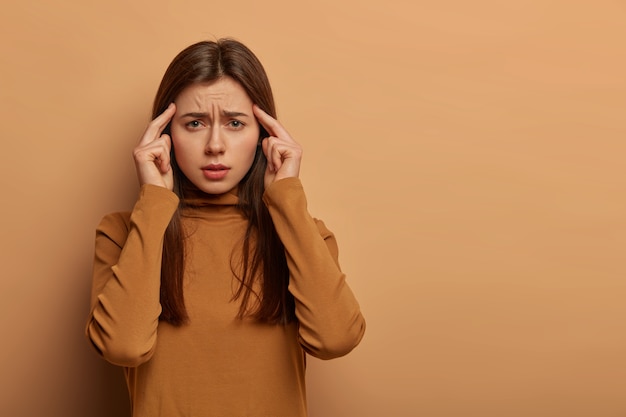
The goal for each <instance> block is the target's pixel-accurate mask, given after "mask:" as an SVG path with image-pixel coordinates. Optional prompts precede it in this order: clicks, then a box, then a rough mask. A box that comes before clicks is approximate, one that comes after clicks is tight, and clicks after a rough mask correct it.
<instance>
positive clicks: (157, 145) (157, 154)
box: [133, 103, 176, 190]
mask: <svg viewBox="0 0 626 417" xmlns="http://www.w3.org/2000/svg"><path fill="white" fill-rule="evenodd" d="M174 113H176V105H175V104H174V103H171V104H170V105H169V106H168V107H167V109H165V111H164V112H163V113H161V114H160V115H158V116H157V117H156V118H155V119H154V120H153V121H151V122H150V124H148V127H147V128H146V131H145V132H144V134H143V136H142V137H141V140H140V141H139V144H138V145H137V147H136V148H135V149H134V150H133V157H134V159H135V168H136V170H137V177H138V178H139V185H144V184H152V185H158V186H160V187H164V188H167V189H168V190H172V189H173V188H174V177H173V175H172V167H171V165H170V150H171V148H172V139H171V138H170V137H169V135H167V134H164V133H163V130H164V129H165V128H166V127H167V124H168V123H169V122H170V120H172V117H173V116H174Z"/></svg>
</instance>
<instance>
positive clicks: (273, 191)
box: [263, 177, 307, 209]
mask: <svg viewBox="0 0 626 417" xmlns="http://www.w3.org/2000/svg"><path fill="white" fill-rule="evenodd" d="M263 201H264V202H265V205H266V206H267V207H268V208H269V207H271V206H288V207H293V206H294V205H295V206H299V205H302V207H303V208H305V209H306V206H307V203H306V197H305V195H304V188H303V187H302V182H300V178H297V177H290V178H284V179H282V180H279V181H276V182H274V183H272V184H271V185H270V186H269V187H268V188H266V189H265V193H264V194H263Z"/></svg>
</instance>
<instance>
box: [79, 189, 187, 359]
mask: <svg viewBox="0 0 626 417" xmlns="http://www.w3.org/2000/svg"><path fill="white" fill-rule="evenodd" d="M177 206H178V197H177V196H176V194H174V193H173V192H171V191H169V190H167V189H164V188H161V187H157V186H152V185H144V186H142V188H141V190H140V194H139V199H138V200H137V203H136V204H135V207H134V208H133V211H132V213H130V216H129V215H128V214H121V213H117V214H111V215H107V216H105V217H104V218H103V219H102V221H101V222H100V225H99V226H98V228H97V230H96V243H95V256H94V265H93V283H92V294H91V310H90V314H89V318H88V321H87V327H86V335H87V337H88V338H89V340H90V341H91V343H92V344H93V346H94V347H95V349H96V350H97V351H98V352H99V353H100V354H101V355H102V356H103V357H104V358H105V359H107V360H108V361H109V362H111V363H114V364H116V365H121V366H130V367H132V366H137V365H139V364H141V363H143V362H145V361H147V360H148V359H150V357H151V356H152V353H153V352H154V347H155V344H156V337H157V325H158V322H159V315H160V314H161V305H160V303H159V291H160V285H161V283H160V275H161V255H162V250H163V236H164V234H165V229H166V228H167V225H168V224H169V222H170V220H171V218H172V215H173V213H174V212H175V210H176V208H177Z"/></svg>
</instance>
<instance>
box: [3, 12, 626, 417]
mask: <svg viewBox="0 0 626 417" xmlns="http://www.w3.org/2000/svg"><path fill="white" fill-rule="evenodd" d="M11 3H12V4H3V10H2V13H1V14H0V31H1V32H0V35H2V36H0V43H1V45H0V46H1V51H0V52H1V53H0V60H1V65H0V83H1V88H0V107H1V108H0V115H1V116H0V117H1V118H2V124H1V125H2V133H1V134H0V135H1V140H2V149H3V152H2V153H1V155H2V163H1V165H0V167H1V168H0V180H1V181H2V183H1V184H2V189H3V191H4V197H3V198H2V204H1V206H0V207H1V210H2V216H1V222H2V224H1V232H0V236H1V238H0V239H1V240H0V242H1V245H2V246H1V248H0V249H1V251H0V257H1V258H0V259H1V262H2V267H3V273H2V279H1V280H0V326H1V327H0V329H1V334H2V336H1V339H2V342H0V378H1V379H0V383H1V390H0V415H2V416H11V417H14V416H19V417H22V416H23V417H33V416H46V417H50V416H54V417H56V416H59V417H68V416H76V417H82V416H90V417H91V416H95V417H100V416H102V417H104V416H112V415H116V416H124V415H127V412H126V408H127V400H126V397H125V395H126V394H125V388H124V386H123V382H122V376H121V372H120V370H119V369H116V368H113V367H110V366H108V365H106V364H105V363H104V362H103V361H101V360H100V359H98V358H97V357H96V355H95V354H93V353H92V352H91V350H90V349H89V348H88V345H87V342H86V341H85V340H84V338H83V335H82V332H83V324H84V321H85V316H86V314H87V308H88V306H87V304H88V293H89V287H90V267H91V256H92V251H93V230H94V228H95V226H96V224H97V222H98V220H99V219H100V217H101V216H102V215H104V214H105V213H107V212H109V211H113V210H122V209H127V208H129V207H130V206H131V204H132V202H133V200H134V197H135V193H136V180H135V177H134V168H133V165H132V159H131V156H130V151H131V149H132V147H133V146H134V144H135V142H136V140H137V138H138V137H139V134H140V133H141V132H142V130H143V127H144V125H145V123H146V122H147V120H148V116H149V109H150V103H151V100H152V95H153V94H154V92H155V90H156V87H157V83H158V81H159V79H160V77H161V75H162V73H163V71H164V70H165V67H166V65H167V64H168V62H169V60H170V59H171V58H172V57H173V55H174V54H175V53H176V52H178V51H179V50H180V49H182V48H183V47H184V46H187V45H188V44H190V43H192V42H195V41H198V40H201V39H205V38H214V37H221V36H234V37H236V38H238V39H240V40H242V41H244V42H246V43H247V44H248V45H249V46H250V47H251V48H252V49H253V50H255V51H256V52H257V53H258V55H259V56H260V58H261V59H262V61H263V62H264V63H265V65H266V67H267V70H268V72H269V74H270V78H271V80H272V82H273V85H274V88H275V93H276V97H277V102H278V106H279V116H280V118H281V120H282V121H283V123H284V124H285V125H286V126H287V128H288V129H289V130H290V132H291V133H292V135H293V136H294V137H296V138H297V139H298V140H299V141H300V142H301V143H302V145H303V147H304V149H305V159H304V168H303V174H302V177H303V181H304V184H305V187H306V189H307V192H308V196H309V200H310V208H311V211H312V212H313V214H314V215H316V216H318V217H321V218H323V219H324V220H325V222H326V223H327V224H328V225H329V227H331V228H332V229H333V230H334V231H335V232H336V234H337V236H338V239H339V241H340V246H341V261H342V265H343V267H344V269H345V271H346V272H347V273H348V275H349V280H350V283H351V285H352V287H353V289H354V291H355V293H356V294H357V296H358V297H359V299H360V301H361V304H362V308H363V311H364V313H365V315H366V318H367V320H368V326H369V327H368V331H367V334H366V337H365V339H364V341H363V343H362V344H361V346H359V347H358V348H357V349H356V350H355V351H354V352H353V353H352V354H351V355H349V356H347V357H345V358H342V359H338V360H335V361H330V362H321V361H317V360H311V361H310V366H309V397H310V398H309V401H310V411H311V416H312V417H333V416H335V417H344V416H364V417H369V416H371V417H378V416H418V415H419V416H427V417H452V416H455V417H456V416H477V417H491V416H493V417H496V416H498V417H500V416H507V417H516V416H535V417H536V416H540V417H542V416H545V417H553V416H567V417H576V416H581V417H587V416H603V417H612V416H615V417H618V416H624V415H626V396H625V394H624V392H625V389H626V325H625V323H626V319H625V318H626V302H624V299H625V296H626V280H625V278H626V276H625V275H626V274H625V273H626V267H625V262H624V260H625V259H624V258H625V253H626V252H625V245H626V193H625V191H626V175H625V174H626V172H625V171H626V170H625V168H624V159H625V155H626V136H625V134H626V122H625V120H626V116H625V110H626V78H625V76H624V74H626V53H625V50H626V49H625V48H624V41H625V40H626V25H624V21H626V6H624V3H623V2H620V1H609V0H600V1H596V2H588V1H577V0H555V1H543V0H527V1H521V2H505V1H496V0H476V1H472V2H468V1H465V0H442V1H437V2H434V1H422V0H417V1H413V0H411V1H409V0H390V1H383V2H377V3H374V2H367V1H366V2H363V1H358V0H347V1H343V2H342V1H326V0H323V1H317V2H294V1H274V2H271V1H270V2H259V1H252V0H240V1H237V2H224V1H221V2H208V1H197V0H183V1H167V0H152V1H131V2H126V1H121V0H116V1H106V2H105V1H102V2H99V3H100V4H95V5H93V4H92V2H84V1H78V0H76V1H67V0H66V1H58V2H47V1H43V0H42V1H41V2H34V1H32V0H31V1H29V0H26V1H22V2H11ZM93 3H96V2H93Z"/></svg>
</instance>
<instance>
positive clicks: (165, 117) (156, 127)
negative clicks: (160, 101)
mask: <svg viewBox="0 0 626 417" xmlns="http://www.w3.org/2000/svg"><path fill="white" fill-rule="evenodd" d="M175 113H176V105H175V104H174V103H170V104H169V106H167V108H166V109H165V110H164V111H163V113H161V114H159V115H158V116H157V117H155V118H154V120H152V121H151V122H150V124H148V127H147V129H146V132H145V133H144V135H143V137H142V138H141V141H140V143H146V142H151V141H153V140H154V139H156V138H158V137H159V136H161V133H163V130H164V129H165V128H166V127H167V124H168V123H169V122H170V121H171V120H172V117H174V114H175Z"/></svg>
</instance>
